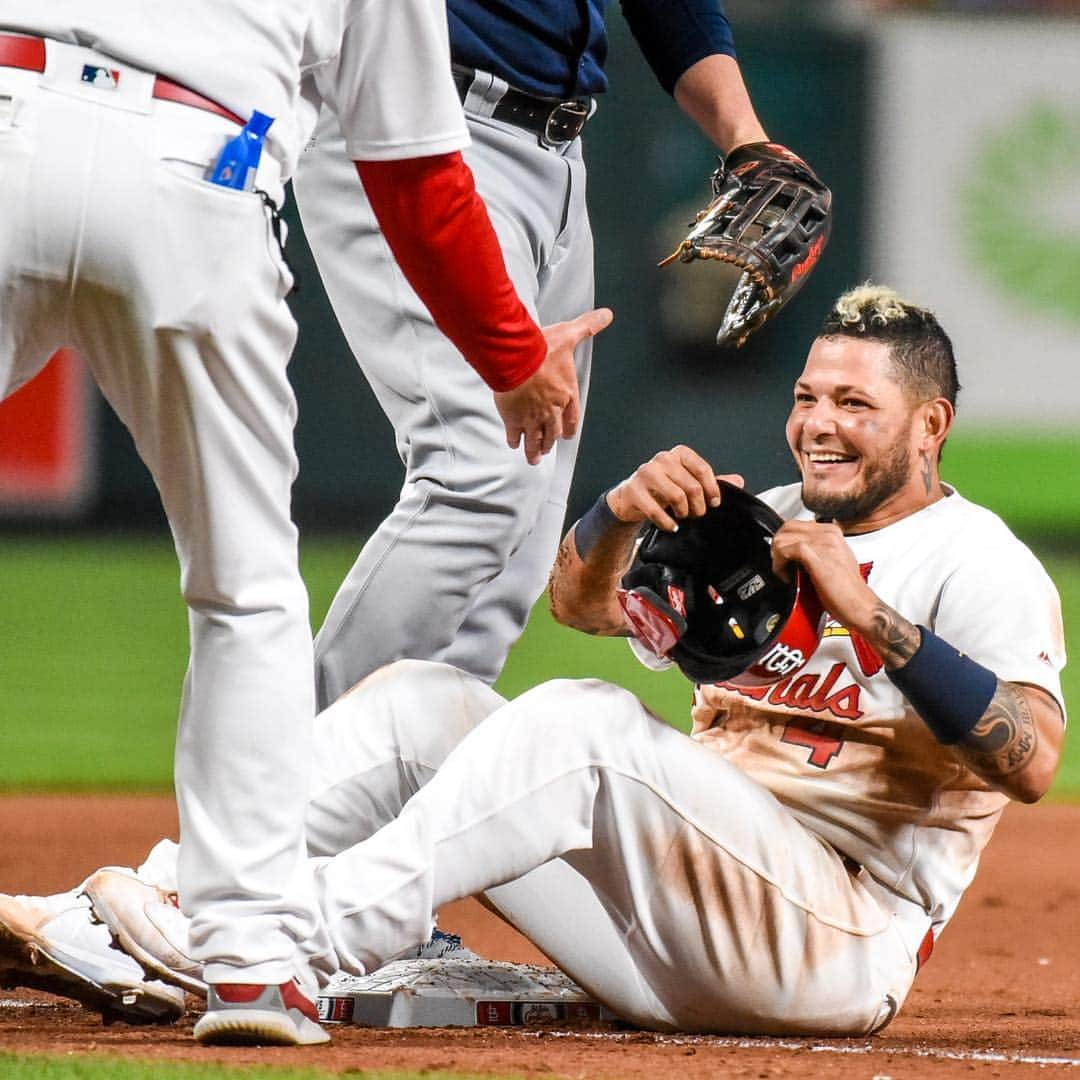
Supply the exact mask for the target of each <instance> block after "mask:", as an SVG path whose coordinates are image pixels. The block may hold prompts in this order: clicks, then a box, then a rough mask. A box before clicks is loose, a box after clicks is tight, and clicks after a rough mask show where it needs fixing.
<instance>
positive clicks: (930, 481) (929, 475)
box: [920, 453, 934, 495]
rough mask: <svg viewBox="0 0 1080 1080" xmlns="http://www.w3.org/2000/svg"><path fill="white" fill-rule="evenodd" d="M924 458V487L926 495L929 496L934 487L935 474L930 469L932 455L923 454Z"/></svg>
mask: <svg viewBox="0 0 1080 1080" xmlns="http://www.w3.org/2000/svg"><path fill="white" fill-rule="evenodd" d="M920 456H921V457H922V482H923V487H924V488H925V489H926V494H927V495H929V494H930V492H931V491H932V490H933V487H934V472H933V469H931V467H930V455H929V454H926V453H924V454H921V455H920Z"/></svg>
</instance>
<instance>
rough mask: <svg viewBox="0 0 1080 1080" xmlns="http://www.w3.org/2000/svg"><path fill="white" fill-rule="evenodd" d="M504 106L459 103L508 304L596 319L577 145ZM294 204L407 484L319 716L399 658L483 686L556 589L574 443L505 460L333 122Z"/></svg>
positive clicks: (327, 636) (345, 601)
mask: <svg viewBox="0 0 1080 1080" xmlns="http://www.w3.org/2000/svg"><path fill="white" fill-rule="evenodd" d="M499 94H500V91H499V86H498V80H495V81H494V82H493V83H492V84H491V85H489V86H487V88H486V90H484V91H483V92H481V91H480V90H475V91H474V93H473V94H472V95H470V98H469V100H468V101H467V102H466V116H467V119H468V123H469V132H470V135H471V138H472V145H471V146H469V147H468V148H467V149H466V150H465V152H464V156H465V160H466V162H467V163H468V164H469V166H470V168H471V169H472V171H473V174H474V176H475V178H476V186H477V190H478V191H479V193H480V195H481V196H482V198H483V200H484V202H485V204H486V205H487V208H488V213H489V215H490V217H491V221H492V224H493V226H494V228H495V232H496V234H497V235H498V238H499V245H500V247H501V249H502V252H503V258H504V260H505V262H506V268H507V272H508V273H509V275H510V277H511V279H512V280H513V282H514V286H515V288H516V289H517V292H518V295H519V296H520V297H521V299H522V301H523V303H524V304H525V306H526V307H527V308H529V310H530V312H531V313H532V314H533V316H534V317H535V318H537V319H538V320H539V321H540V322H541V323H542V324H545V325H546V324H549V323H554V322H562V321H564V320H566V319H571V318H574V317H576V316H577V315H580V314H581V313H582V312H583V311H587V310H589V309H590V308H591V307H592V306H593V244H592V233H591V230H590V226H589V220H588V213H587V210H586V206H585V164H584V161H583V159H582V154H581V144H580V140H576V141H575V142H573V143H570V144H568V145H566V146H565V147H562V148H559V149H546V148H544V147H542V146H540V145H539V142H538V138H537V136H536V135H535V134H534V133H532V132H529V131H525V130H523V129H521V128H517V127H512V126H511V125H509V124H504V123H501V122H500V121H497V120H492V119H490V118H487V117H485V115H483V114H484V113H485V111H490V109H491V108H493V107H494V104H495V102H496V101H497V100H498V97H499ZM295 188H296V199H297V205H298V207H299V209H300V213H301V217H302V219H303V223H304V232H305V234H306V236H307V238H308V241H309V243H310V244H311V249H312V253H313V254H314V256H315V261H316V263H317V264H318V267H319V275H320V277H321V278H322V280H323V283H324V284H325V286H326V291H327V295H328V296H329V298H330V301H331V303H332V304H333V308H334V313H335V314H336V316H337V318H338V321H339V323H340V324H341V328H342V330H343V332H344V334H345V337H346V340H347V341H348V343H349V347H350V348H351V350H352V352H353V354H354V355H355V357H356V359H357V361H358V362H359V364H360V367H361V369H362V370H363V372H364V376H365V377H366V379H367V381H368V382H369V383H370V385H371V388H372V390H373V391H374V393H375V395H376V397H377V398H378V400H379V404H380V405H381V406H382V409H383V411H384V412H385V413H386V415H387V418H388V419H389V420H390V422H391V424H393V426H394V431H395V436H396V441H397V450H398V454H399V455H400V457H401V460H402V462H403V464H404V466H405V478H404V482H403V485H402V488H401V492H400V495H399V497H398V502H397V505H396V506H395V507H394V508H393V510H392V511H391V513H390V514H389V516H388V517H387V518H386V519H385V520H384V521H383V522H382V524H381V525H380V526H379V527H378V528H377V529H376V531H375V533H374V534H373V535H372V536H371V537H370V539H369V540H368V541H367V543H366V544H365V545H364V548H363V550H362V551H361V552H360V555H359V557H358V558H357V560H356V563H355V565H354V566H353V567H352V569H351V570H350V571H349V574H348V576H347V577H346V579H345V581H344V582H343V583H342V585H341V587H340V589H339V590H338V593H337V595H336V596H335V597H334V601H333V603H332V604H331V606H330V610H329V612H328V613H327V616H326V619H325V621H324V623H323V625H322V628H321V629H320V631H319V633H318V635H317V637H316V640H315V660H316V672H317V695H318V704H319V707H320V708H323V707H325V706H326V705H328V704H330V703H331V702H333V701H334V700H336V698H337V697H338V696H339V695H341V694H342V693H344V692H345V691H346V690H347V689H348V688H349V687H351V686H352V685H354V683H356V682H357V681H359V680H360V679H361V678H362V677H363V676H364V675H367V674H368V673H369V672H371V671H374V670H376V669H377V668H379V667H381V666H382V665H383V664H386V663H389V662H390V661H393V660H397V659H401V658H403V657H414V658H421V659H429V660H442V661H445V662H446V663H449V664H454V665H455V666H456V667H459V668H461V669H462V670H464V671H468V672H469V673H470V674H473V675H477V676H479V677H480V678H482V679H484V680H485V681H487V682H494V681H495V679H496V677H497V676H498V674H499V672H500V671H501V670H502V666H503V664H504V662H505V660H506V654H507V652H508V651H509V649H510V646H511V645H513V643H514V642H515V641H516V640H517V639H518V637H519V636H520V635H521V632H522V630H523V629H524V627H525V623H526V620H527V619H528V617H529V612H530V611H531V609H532V605H533V603H534V602H535V601H536V599H537V597H538V596H539V595H540V594H541V593H542V592H543V590H544V585H545V584H546V582H547V577H548V574H549V573H550V571H551V566H552V563H553V562H554V559H555V552H556V550H557V549H558V546H559V541H560V539H561V537H562V533H563V519H564V517H565V515H566V499H567V493H568V491H569V489H570V481H571V478H572V476H573V471H574V463H575V460H576V457H577V451H578V438H577V437H575V438H574V439H571V440H560V441H559V442H558V443H557V444H556V446H555V449H554V450H552V452H551V453H550V454H548V455H547V456H546V457H545V458H544V459H543V461H542V462H541V463H540V464H539V465H529V464H528V463H527V462H526V461H525V457H524V455H523V454H522V452H521V450H520V449H519V450H511V449H510V448H509V447H508V446H507V445H506V434H505V430H504V428H503V424H502V421H501V420H500V419H499V415H498V413H497V412H496V410H495V405H494V401H493V399H492V394H491V390H490V388H489V387H488V386H487V385H486V384H485V383H484V382H483V380H482V379H481V378H480V376H479V375H477V374H476V372H475V371H474V370H473V369H472V368H471V367H469V365H468V364H467V363H466V362H465V359H464V358H463V357H462V355H461V353H459V352H458V351H457V349H455V348H454V346H453V345H452V344H451V343H450V342H449V341H448V340H447V339H446V338H445V337H444V336H443V335H442V333H441V332H440V331H439V330H438V328H437V327H436V326H435V325H434V323H433V322H432V320H431V316H430V314H429V313H428V311H427V308H426V307H424V305H423V304H422V303H421V301H420V300H419V298H418V297H417V296H416V294H415V293H414V292H413V290H412V288H411V286H410V285H409V284H408V282H407V281H406V280H405V278H404V277H403V275H402V273H401V270H400V269H399V268H398V266H397V264H396V263H395V262H394V259H393V257H392V255H391V254H390V251H389V248H388V247H387V245H386V241H385V240H384V239H383V237H382V234H381V233H380V232H379V231H378V228H377V226H376V224H375V220H374V216H373V214H372V212H371V209H370V207H369V206H368V205H367V203H366V201H365V200H363V198H362V197H359V198H358V195H361V196H362V193H360V192H358V191H357V183H356V170H355V168H354V166H353V164H352V162H351V161H350V160H349V158H348V155H347V153H346V151H345V145H344V140H343V139H342V136H341V133H340V129H339V126H338V122H337V119H336V117H335V116H334V114H333V113H332V112H331V111H329V110H328V109H325V108H324V110H323V113H322V116H321V117H320V121H319V126H318V128H317V131H316V138H315V143H314V145H313V146H311V147H310V148H309V149H308V150H307V151H305V153H304V154H303V156H302V157H301V160H300V164H299V167H298V169H297V175H296V184H295ZM462 268H463V272H464V273H467V272H468V253H467V252H462ZM591 348H592V343H591V341H586V342H583V343H582V344H581V345H580V346H579V347H578V350H577V354H576V361H577V371H578V382H579V385H580V388H581V401H582V405H583V406H584V403H585V398H586V395H587V393H588V383H589V362H590V356H591Z"/></svg>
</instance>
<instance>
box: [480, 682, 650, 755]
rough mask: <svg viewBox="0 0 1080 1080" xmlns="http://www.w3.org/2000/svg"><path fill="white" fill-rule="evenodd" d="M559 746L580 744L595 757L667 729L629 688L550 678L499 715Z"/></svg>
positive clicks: (541, 738) (516, 700)
mask: <svg viewBox="0 0 1080 1080" xmlns="http://www.w3.org/2000/svg"><path fill="white" fill-rule="evenodd" d="M504 718H505V719H507V720H509V719H511V718H513V719H516V720H517V721H518V722H519V723H521V724H524V725H527V726H528V728H529V729H530V730H532V731H535V733H536V737H537V740H538V741H539V742H542V743H550V744H551V745H555V746H558V747H560V748H566V747H568V746H572V745H580V746H581V747H582V748H588V749H590V750H591V751H592V752H593V753H594V754H599V753H602V752H603V751H605V750H607V749H609V748H611V747H613V746H626V745H629V744H630V743H631V742H633V741H634V739H635V738H638V737H646V738H647V737H650V735H651V729H652V727H653V726H654V725H659V728H660V729H662V730H669V729H668V725H667V724H665V723H664V722H663V721H662V720H658V719H657V718H656V717H654V716H653V715H652V714H651V713H650V712H649V711H648V709H646V708H645V706H644V705H643V704H642V703H641V701H639V700H638V698H637V697H635V696H634V695H633V694H631V693H630V692H629V691H628V690H624V689H623V688H622V687H621V686H615V685H614V684H613V683H609V682H604V681H603V680H602V679H552V680H551V681H550V682H546V683H541V684H540V685H539V686H536V687H534V688H533V689H531V690H528V691H526V692H525V693H524V694H522V695H521V696H520V697H519V698H516V699H515V700H514V701H512V702H511V703H510V704H509V705H508V706H506V707H505V708H504V709H503V710H501V711H500V714H499V719H500V721H501V720H503V719H504Z"/></svg>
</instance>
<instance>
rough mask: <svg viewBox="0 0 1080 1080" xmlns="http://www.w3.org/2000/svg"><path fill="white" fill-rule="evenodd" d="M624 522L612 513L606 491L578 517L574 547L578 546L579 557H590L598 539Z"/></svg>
mask: <svg viewBox="0 0 1080 1080" xmlns="http://www.w3.org/2000/svg"><path fill="white" fill-rule="evenodd" d="M609 490H610V489H609ZM623 524H625V523H624V522H622V521H620V520H619V518H617V517H616V516H615V515H614V514H613V513H612V511H611V507H610V506H608V501H607V492H606V491H605V492H604V493H603V495H601V496H600V498H599V499H597V500H596V502H594V503H593V504H592V506H590V507H589V509H588V510H586V511H585V513H584V514H582V515H581V517H579V518H578V520H577V524H576V525H575V526H574V547H576V548H577V553H578V556H579V558H582V559H587V558H588V557H589V552H590V551H592V549H593V548H594V547H596V544H597V541H598V540H599V539H600V537H601V536H603V535H604V533H606V532H607V531H608V530H609V529H610V528H611V527H612V526H613V525H623Z"/></svg>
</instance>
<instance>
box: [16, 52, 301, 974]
mask: <svg viewBox="0 0 1080 1080" xmlns="http://www.w3.org/2000/svg"><path fill="white" fill-rule="evenodd" d="M87 65H89V66H90V67H91V68H95V67H100V68H101V69H103V70H106V71H110V72H113V73H116V74H117V75H118V77H117V78H115V79H98V80H97V83H96V84H95V82H94V81H88V80H87V78H86V76H85V72H86V68H87ZM112 83H115V85H111V84H112ZM152 85H153V76H152V75H150V74H147V73H144V72H140V71H137V70H136V69H134V68H130V67H128V66H126V65H123V64H120V63H118V62H117V61H115V60H113V59H112V58H111V57H102V56H100V55H99V54H96V53H93V52H91V51H89V50H86V49H80V48H76V47H74V46H70V45H61V44H59V43H53V42H50V43H49V48H48V53H47V66H46V71H45V73H44V74H43V75H41V74H38V73H35V72H29V71H22V70H15V69H11V68H0V192H2V196H0V304H2V310H0V396H6V395H8V394H10V393H12V392H13V391H14V390H16V389H17V388H18V387H19V386H21V385H22V384H23V383H25V382H27V381H28V380H29V379H31V378H32V377H33V376H34V375H35V374H36V373H37V371H38V370H39V369H40V368H41V366H42V365H43V364H44V363H45V361H46V360H47V359H48V358H49V356H50V355H51V354H52V353H53V352H54V351H55V350H56V349H57V348H59V347H61V346H74V347H75V348H76V349H78V350H79V352H80V353H81V354H82V355H83V356H84V357H85V358H86V361H87V363H88V364H89V366H90V369H91V370H92V372H93V374H94V377H95V379H96V380H97V383H98V385H99V386H100V387H101V389H102V391H103V392H104V394H105V396H106V398H107V399H108V400H109V403H110V404H111V405H112V407H113V408H114V409H115V410H116V412H117V414H118V415H119V416H120V418H121V419H122V420H123V422H124V423H125V424H126V425H127V427H128V429H129V431H130V432H131V434H132V437H133V438H134V440H135V444H136V446H137V447H138V450H139V453H140V455H141V456H142V459H143V461H144V462H145V463H146V465H147V467H148V468H149V469H150V472H151V473H152V474H153V477H154V481H155V483H156V484H157V487H158V489H159V491H160V493H161V499H162V503H163V505H164V508H165V512H166V514H167V516H168V519H169V525H170V527H171V529H172V533H173V537H174V540H175V543H176V551H177V554H178V556H179V560H180V584H181V589H182V592H183V595H184V599H185V600H186V602H187V605H188V610H189V620H190V633H191V657H190V663H189V666H188V671H187V676H186V679H185V682H184V693H183V701H182V705H181V714H180V727H179V735H178V740H177V750H176V787H177V796H178V800H179V806H180V818H181V829H182V836H183V847H182V856H181V867H180V882H181V892H182V894H183V896H184V902H185V907H186V908H187V909H188V910H189V911H190V912H191V913H192V914H193V915H194V923H193V944H194V948H195V951H196V952H197V954H198V955H199V956H200V957H201V958H203V959H204V960H206V961H208V966H207V968H206V976H207V979H208V980H209V981H211V982H217V981H227V980H231V981H237V980H238V979H239V980H240V981H246V982H265V983H276V982H281V981H285V980H287V979H288V978H290V977H291V976H292V974H293V973H294V969H295V967H296V964H297V962H298V955H297V946H296V942H297V941H298V940H304V939H308V938H310V936H311V934H312V932H313V928H314V926H315V909H314V907H313V904H312V901H311V898H310V897H305V896H304V895H302V890H301V883H302V881H303V880H304V879H303V876H302V875H298V874H297V869H298V866H299V865H300V862H301V860H302V855H303V851H304V847H303V828H302V824H303V815H304V805H305V801H306V795H307V775H308V768H309V759H310V742H311V722H312V717H313V714H314V696H313V693H312V672H313V662H312V644H311V634H310V629H309V624H308V607H307V594H306V590H305V588H304V585H303V582H302V580H301V577H300V573H299V570H298V565H297V537H296V530H295V529H294V527H293V524H292V521H291V520H290V490H291V485H292V482H293V479H294V476H295V473H296V460H295V456H294V452H293V442H292V429H293V424H294V421H295V412H296V409H295V403H294V399H293V394H292V390H291V389H290V386H289V383H288V380H287V379H286V374H285V368H286V363H287V361H288V358H289V354H290V352H291V350H292V346H293V342H294V338H295V333H296V329H295V324H294V322H293V320H292V317H291V316H290V314H289V311H288V308H287V306H286V304H285V296H286V293H287V292H288V290H289V287H290V284H291V279H290V276H289V273H288V270H287V268H286V267H285V265H284V264H283V262H282V259H281V256H280V254H279V251H278V248H277V244H276V242H275V240H274V238H273V236H272V234H271V229H270V222H269V220H268V217H267V212H266V210H265V209H264V206H263V204H262V202H261V201H260V198H259V196H258V195H256V194H253V193H247V192H240V191H231V190H226V189H224V188H220V187H216V186H214V185H211V184H209V183H207V182H206V181H205V180H204V179H202V178H201V177H202V175H203V174H204V172H205V170H206V168H207V166H208V165H209V164H210V163H211V162H212V161H213V160H214V158H216V156H217V154H218V153H219V151H220V149H221V148H222V147H223V146H224V143H225V141H226V139H228V138H230V137H232V136H235V135H236V133H237V131H238V129H237V127H236V126H235V125H234V124H232V123H230V122H229V121H228V120H225V119H222V118H219V117H218V116H216V115H214V114H213V113H211V112H208V111H204V110H202V109H198V108H192V107H189V106H184V105H178V104H174V103H170V102H162V101H158V100H155V99H153V97H152ZM276 180H277V178H276V176H275V165H274V162H273V160H272V159H271V158H270V156H269V155H268V154H266V153H264V154H263V166H262V167H261V169H260V183H261V184H262V185H264V186H269V190H270V191H271V192H274V191H275V188H276V189H277V191H278V193H280V188H279V186H278V185H277V183H276ZM131 595H132V602H133V603H138V586H137V583H133V586H132V594H131ZM103 632H107V628H103Z"/></svg>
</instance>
